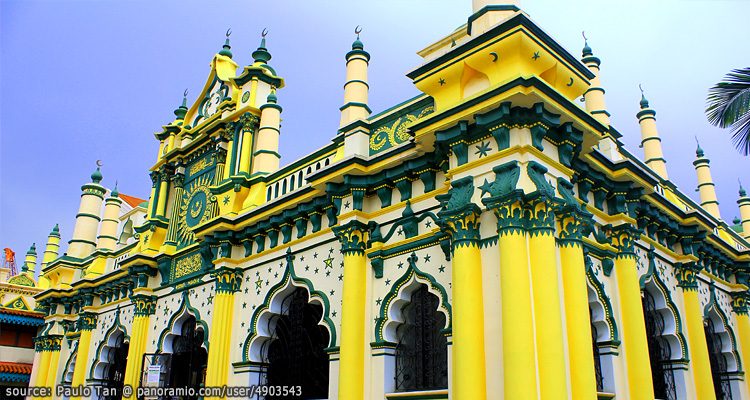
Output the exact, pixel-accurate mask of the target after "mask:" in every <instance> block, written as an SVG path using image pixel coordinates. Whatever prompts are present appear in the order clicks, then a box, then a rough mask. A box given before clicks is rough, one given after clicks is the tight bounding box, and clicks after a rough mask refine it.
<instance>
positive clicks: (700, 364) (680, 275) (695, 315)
mask: <svg viewBox="0 0 750 400" xmlns="http://www.w3.org/2000/svg"><path fill="white" fill-rule="evenodd" d="M700 270H701V269H700V267H699V266H698V265H697V264H695V263H690V264H682V265H680V266H679V267H678V270H677V281H678V285H679V286H680V288H682V297H683V299H684V302H685V325H686V326H687V333H688V349H690V364H691V367H692V368H691V369H692V370H693V379H694V382H695V393H696V394H697V396H698V398H699V399H712V398H714V396H715V392H714V382H713V378H712V376H711V362H710V360H709V355H708V344H707V343H706V331H705V330H704V328H703V307H701V303H700V299H699V298H698V281H697V278H696V276H697V275H698V273H699V272H700Z"/></svg>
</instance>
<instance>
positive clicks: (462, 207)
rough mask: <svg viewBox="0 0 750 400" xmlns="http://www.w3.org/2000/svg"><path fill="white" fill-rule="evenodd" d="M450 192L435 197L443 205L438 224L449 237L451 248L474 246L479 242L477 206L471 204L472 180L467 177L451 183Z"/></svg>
mask: <svg viewBox="0 0 750 400" xmlns="http://www.w3.org/2000/svg"><path fill="white" fill-rule="evenodd" d="M451 186H452V187H451V190H450V191H448V193H446V194H444V195H439V196H437V199H438V200H439V201H440V203H441V204H442V205H443V209H442V210H440V212H439V213H438V223H439V224H440V225H441V226H442V227H443V229H444V230H446V231H447V232H448V234H449V235H450V236H451V239H452V240H451V242H452V245H453V248H456V247H460V246H464V245H467V246H468V245H471V244H474V245H476V244H477V243H478V242H479V217H480V215H481V213H482V211H481V209H480V208H479V206H477V205H476V204H474V203H472V202H471V197H472V195H473V194H474V178H473V177H471V176H467V177H464V178H461V179H458V180H455V181H453V183H452V184H451Z"/></svg>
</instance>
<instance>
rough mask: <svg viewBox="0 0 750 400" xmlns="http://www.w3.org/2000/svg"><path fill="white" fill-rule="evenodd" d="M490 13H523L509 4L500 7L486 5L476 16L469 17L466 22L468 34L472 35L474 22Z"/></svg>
mask: <svg viewBox="0 0 750 400" xmlns="http://www.w3.org/2000/svg"><path fill="white" fill-rule="evenodd" d="M490 11H513V12H516V11H521V9H520V8H518V7H517V6H514V5H508V4H498V5H486V6H484V7H482V8H481V9H480V10H479V11H477V12H475V13H474V14H471V15H470V16H469V19H468V20H467V21H466V33H467V34H469V35H471V27H472V25H474V21H476V20H477V19H479V17H481V16H482V15H484V14H486V13H487V12H490Z"/></svg>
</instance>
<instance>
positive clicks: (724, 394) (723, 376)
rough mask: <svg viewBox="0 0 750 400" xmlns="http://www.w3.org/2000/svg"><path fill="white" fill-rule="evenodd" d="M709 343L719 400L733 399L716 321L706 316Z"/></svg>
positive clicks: (712, 375)
mask: <svg viewBox="0 0 750 400" xmlns="http://www.w3.org/2000/svg"><path fill="white" fill-rule="evenodd" d="M703 327H704V329H705V332H706V343H707V345H708V357H709V360H710V362H711V377H712V378H713V381H714V392H716V399H717V400H732V387H731V383H730V382H729V377H728V375H727V360H726V358H724V355H723V354H722V353H721V349H722V342H721V337H720V336H719V335H718V334H717V333H716V329H715V327H714V322H713V321H712V320H711V318H706V320H705V321H704V323H703Z"/></svg>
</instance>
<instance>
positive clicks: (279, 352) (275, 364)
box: [265, 288, 329, 400]
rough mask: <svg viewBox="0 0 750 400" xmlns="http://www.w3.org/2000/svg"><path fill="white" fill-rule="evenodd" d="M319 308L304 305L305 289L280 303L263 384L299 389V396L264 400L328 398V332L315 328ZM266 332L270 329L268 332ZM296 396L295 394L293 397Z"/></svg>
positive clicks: (318, 319)
mask: <svg viewBox="0 0 750 400" xmlns="http://www.w3.org/2000/svg"><path fill="white" fill-rule="evenodd" d="M322 317H323V308H322V307H321V306H319V305H317V304H313V303H309V302H308V294H307V291H306V290H305V289H302V288H298V289H296V290H295V291H294V292H292V293H291V294H289V295H288V296H287V297H286V298H284V300H283V301H282V305H281V314H280V315H279V314H277V315H274V317H273V318H272V319H271V320H270V321H269V325H271V324H275V327H274V329H273V330H272V331H273V332H274V336H273V340H272V341H271V342H270V344H269V345H268V351H267V353H266V354H267V360H268V364H267V366H266V371H265V374H266V384H268V385H272V386H276V385H281V386H293V387H297V386H299V387H301V390H302V394H301V396H294V395H290V396H283V395H282V396H267V397H266V399H269V400H270V399H297V400H299V399H322V398H328V354H327V353H326V351H325V349H326V347H328V342H329V336H328V331H327V330H326V329H325V328H324V327H322V326H320V325H318V322H320V320H321V318H322ZM269 330H270V329H269ZM293 394H299V393H293Z"/></svg>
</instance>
